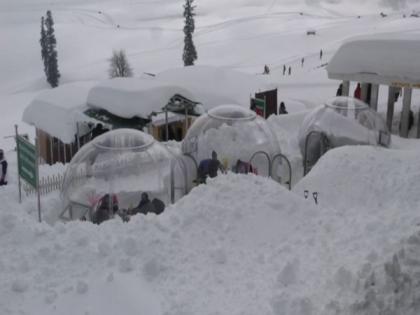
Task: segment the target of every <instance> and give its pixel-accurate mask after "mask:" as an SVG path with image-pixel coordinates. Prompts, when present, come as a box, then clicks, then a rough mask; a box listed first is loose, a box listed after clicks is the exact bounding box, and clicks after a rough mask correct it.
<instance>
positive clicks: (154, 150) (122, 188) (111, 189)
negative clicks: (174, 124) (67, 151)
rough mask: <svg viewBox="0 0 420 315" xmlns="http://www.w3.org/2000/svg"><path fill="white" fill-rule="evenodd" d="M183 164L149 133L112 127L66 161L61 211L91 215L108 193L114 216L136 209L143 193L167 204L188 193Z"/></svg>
mask: <svg viewBox="0 0 420 315" xmlns="http://www.w3.org/2000/svg"><path fill="white" fill-rule="evenodd" d="M182 163H183V162H182V160H181V159H180V158H178V157H177V156H176V155H174V154H172V153H171V152H170V151H169V150H168V149H167V148H166V147H165V146H163V145H162V144H160V143H159V142H156V141H155V140H154V138H153V137H152V136H150V135H148V134H145V133H143V132H141V131H138V130H133V129H117V130H113V131H109V132H107V133H105V134H103V135H101V136H99V137H97V138H95V139H94V140H92V141H91V142H89V143H87V144H86V145H84V146H83V147H82V148H81V149H80V150H79V152H78V153H77V154H76V155H75V156H74V157H73V159H72V160H71V162H70V164H69V165H68V167H67V169H66V172H65V175H64V182H63V187H62V190H61V198H62V202H63V211H62V213H61V215H60V216H61V218H62V219H68V220H75V219H86V220H92V219H93V218H94V216H95V211H97V210H98V207H99V206H100V204H101V203H102V202H103V200H104V198H106V197H108V198H107V200H109V201H108V202H109V203H110V205H109V208H108V209H109V212H110V213H109V218H111V217H113V216H115V215H116V214H117V213H116V212H118V214H121V211H128V212H129V211H130V210H131V209H133V208H136V206H137V205H138V204H139V202H140V199H141V195H142V194H143V193H146V194H147V196H148V197H149V200H151V201H153V200H155V199H157V200H158V201H161V202H159V204H160V205H162V202H163V205H168V204H169V203H171V202H174V201H176V200H177V199H179V198H180V197H182V196H183V195H185V193H186V179H185V174H186V173H185V169H184V166H183V164H182ZM110 196H112V198H110ZM114 203H116V204H117V207H115V205H114ZM111 204H112V205H111ZM93 221H94V220H93Z"/></svg>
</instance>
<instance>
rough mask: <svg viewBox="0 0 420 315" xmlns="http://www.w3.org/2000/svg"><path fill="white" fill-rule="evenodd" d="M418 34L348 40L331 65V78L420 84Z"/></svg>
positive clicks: (329, 69)
mask: <svg viewBox="0 0 420 315" xmlns="http://www.w3.org/2000/svg"><path fill="white" fill-rule="evenodd" d="M419 49H420V42H419V41H418V36H415V35H403V36H402V35H401V34H398V35H388V36H385V35H381V36H367V37H364V38H360V39H353V40H350V41H348V42H346V43H345V44H344V45H343V46H342V47H340V49H339V50H338V51H337V53H336V54H335V55H334V57H333V58H332V59H331V61H330V62H329V64H328V66H327V71H328V76H329V77H330V78H331V79H341V80H348V81H361V78H363V81H365V82H372V83H379V84H387V85H391V84H397V83H401V84H403V83H408V84H413V85H419V84H420V65H419V63H418V62H417V54H416V51H418V50H419Z"/></svg>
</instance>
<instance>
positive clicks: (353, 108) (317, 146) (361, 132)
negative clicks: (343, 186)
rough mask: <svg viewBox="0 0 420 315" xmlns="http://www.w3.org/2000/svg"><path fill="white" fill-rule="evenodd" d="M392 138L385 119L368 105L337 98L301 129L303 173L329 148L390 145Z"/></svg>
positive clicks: (324, 106)
mask: <svg viewBox="0 0 420 315" xmlns="http://www.w3.org/2000/svg"><path fill="white" fill-rule="evenodd" d="M390 142H391V137H390V133H389V130H388V128H387V126H386V123H385V121H384V119H383V118H382V117H381V116H380V114H378V113H377V112H376V111H374V110H372V109H371V108H370V107H369V106H368V105H367V104H365V103H363V102H362V101H360V100H358V99H355V98H351V97H336V98H334V99H332V100H330V101H328V102H326V103H325V104H324V105H322V106H319V107H317V108H316V109H314V110H313V111H312V112H311V113H310V114H308V115H307V116H306V117H305V119H304V121H303V123H302V126H301V128H300V130H299V146H300V150H301V152H302V155H303V157H304V158H303V160H304V173H305V174H306V173H307V172H308V171H309V170H310V168H311V167H312V166H313V165H314V164H315V163H316V162H317V161H318V159H319V158H320V157H321V156H322V155H323V154H324V153H325V152H326V151H327V150H329V149H331V148H335V147H340V146H344V145H381V146H384V147H389V145H390Z"/></svg>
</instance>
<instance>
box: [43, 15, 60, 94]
mask: <svg viewBox="0 0 420 315" xmlns="http://www.w3.org/2000/svg"><path fill="white" fill-rule="evenodd" d="M44 24H45V53H46V55H45V56H46V58H45V59H44V68H45V75H46V76H47V82H48V83H49V84H50V85H51V86H52V87H57V86H58V81H59V79H60V72H59V71H58V61H57V50H56V45H57V40H56V39H55V35H54V21H53V18H52V14H51V11H49V10H48V11H47V17H46V19H45V21H44ZM41 40H42V29H41ZM41 45H42V44H41Z"/></svg>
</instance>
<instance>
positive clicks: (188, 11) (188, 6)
mask: <svg viewBox="0 0 420 315" xmlns="http://www.w3.org/2000/svg"><path fill="white" fill-rule="evenodd" d="M193 2H194V0H185V4H184V18H185V25H184V34H185V38H184V53H183V55H182V59H183V60H184V66H192V65H194V61H195V60H197V51H196V49H195V46H194V42H193V38H192V36H193V33H194V29H195V24H194V16H195V13H194V9H195V6H193V4H192V3H193Z"/></svg>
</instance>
